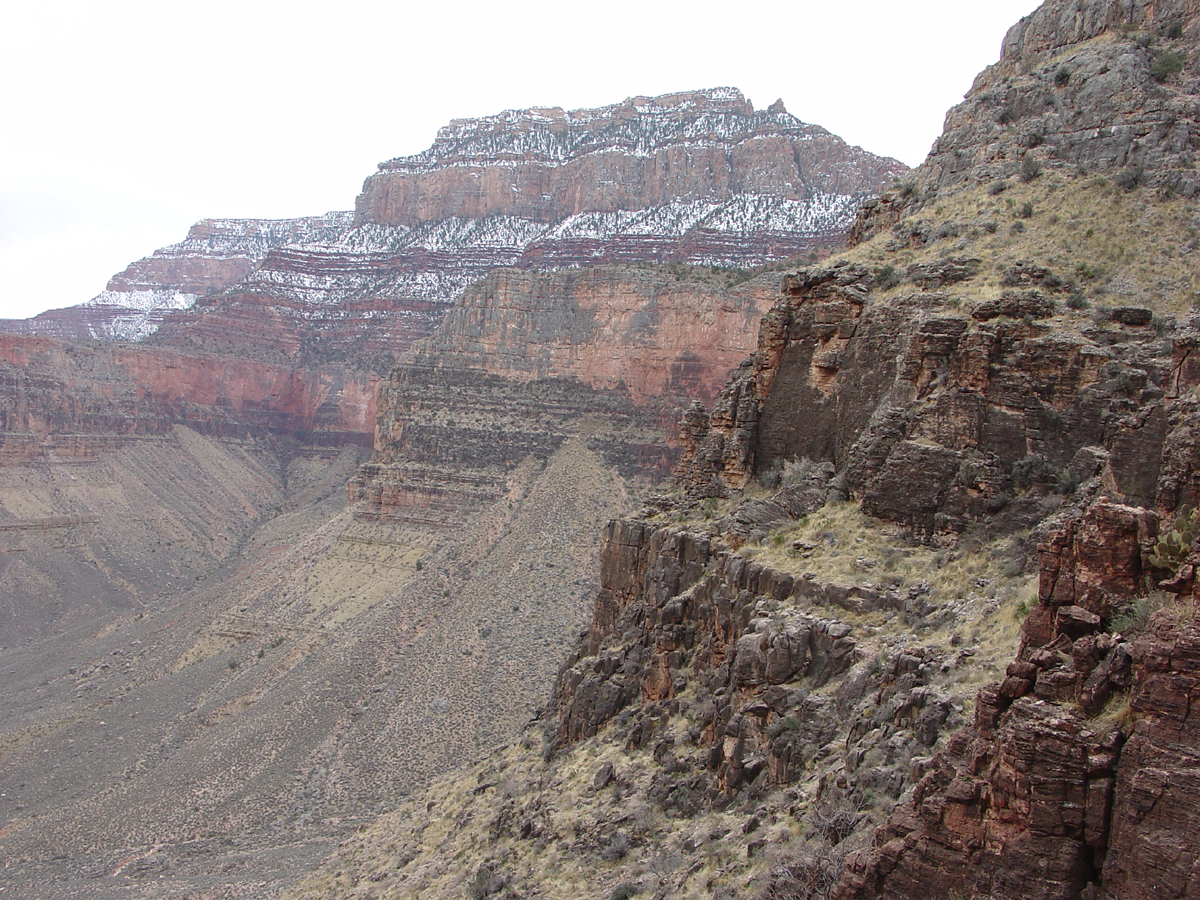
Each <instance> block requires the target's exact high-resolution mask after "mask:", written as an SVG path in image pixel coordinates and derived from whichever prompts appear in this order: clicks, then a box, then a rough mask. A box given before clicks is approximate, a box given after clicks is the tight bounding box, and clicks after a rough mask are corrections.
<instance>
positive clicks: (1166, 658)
mask: <svg viewBox="0 0 1200 900" xmlns="http://www.w3.org/2000/svg"><path fill="white" fill-rule="evenodd" d="M1132 710H1133V716H1134V726H1133V733H1132V735H1131V736H1130V738H1129V740H1128V741H1127V742H1126V743H1125V746H1124V748H1123V749H1122V750H1121V761H1120V766H1119V767H1118V771H1117V780H1116V789H1115V794H1114V796H1113V801H1112V807H1113V815H1112V828H1111V833H1110V834H1109V835H1108V836H1107V842H1108V856H1107V859H1106V861H1105V864H1104V887H1105V891H1106V896H1108V897H1112V898H1114V900H1115V898H1120V900H1151V898H1159V897H1188V898H1191V897H1198V896H1200V844H1198V843H1197V840H1196V836H1197V835H1198V834H1200V623H1197V622H1196V621H1195V619H1194V618H1191V619H1190V620H1189V617H1188V616H1187V615H1186V613H1184V612H1183V611H1182V610H1172V611H1170V612H1168V613H1165V614H1162V615H1160V616H1159V617H1157V618H1156V619H1155V621H1154V623H1153V626H1152V627H1151V629H1150V631H1149V633H1148V634H1147V635H1146V636H1145V637H1144V638H1142V639H1141V640H1139V641H1138V642H1137V644H1135V646H1134V681H1133V691H1132Z"/></svg>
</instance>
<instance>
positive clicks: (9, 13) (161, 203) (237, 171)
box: [0, 0, 1039, 317]
mask: <svg viewBox="0 0 1200 900" xmlns="http://www.w3.org/2000/svg"><path fill="white" fill-rule="evenodd" d="M1038 5H1039V3H1038V2H1037V0H988V2H974V0H908V2H896V0H842V2H840V3H829V2H827V0H785V2H776V0H748V2H740V3H725V4H721V5H716V4H711V3H705V2H695V0H691V2H686V3H684V2H676V0H671V2H654V0H651V2H646V0H641V2H632V0H607V2H603V3H578V2H561V0H560V2H555V3H547V2H541V0H538V2H514V0H510V2H506V3H498V2H494V0H492V2H476V0H460V2H449V3H441V2H438V0H432V2H429V0H427V2H425V3H422V4H419V5H418V4H412V3H409V2H405V0H393V2H390V3H383V2H376V0H338V2H330V0H325V2H322V3H319V4H317V3H312V2H308V0H292V2H287V3H283V2H257V0H237V2H230V0H207V2H204V3H196V4H186V5H184V4H175V3H169V2H163V0H155V2H134V0H109V2H105V3H96V2H94V0H88V2H76V0H65V2H51V3H20V2H14V3H6V4H4V5H3V8H2V9H0V84H3V85H4V87H3V90H2V91H0V123H3V134H4V136H3V139H2V140H0V317H24V316H29V315H33V314H35V313H37V312H39V311H41V310H43V309H50V308H55V307H61V306H70V305H73V304H75V303H79V302H82V301H84V300H87V299H89V298H90V297H92V296H94V295H95V294H97V293H99V291H101V290H102V289H103V288H104V285H105V283H106V282H107V280H108V278H109V277H110V276H111V275H113V274H114V273H116V272H118V271H120V270H121V269H123V268H124V267H125V266H126V265H127V264H128V263H129V262H132V261H133V260H134V259H137V258H139V257H141V256H145V255H148V254H149V253H150V252H152V251H153V250H154V249H155V248H157V247H160V246H162V245H164V244H170V243H174V242H176V241H178V240H181V239H182V238H183V236H184V235H185V234H186V231H187V228H188V226H189V225H191V223H192V222H194V221H196V220H198V219H202V218H207V217H222V216H226V217H256V218H277V217H283V216H299V215H313V214H318V213H322V212H325V211H328V210H333V209H351V208H353V204H354V197H355V195H356V194H357V192H358V190H359V188H360V187H361V185H362V181H363V179H364V178H366V176H368V175H369V174H371V173H372V172H373V171H375V164H376V163H378V162H381V161H383V160H386V159H390V158H392V157H394V156H401V155H406V154H409V153H416V152H418V151H420V150H423V149H425V148H426V147H428V146H429V144H430V143H432V141H433V138H434V136H435V134H436V132H437V129H438V127H439V126H441V125H443V124H445V123H446V122H448V121H449V120H450V119H451V118H462V117H466V116H475V115H486V114H489V113H495V112H499V111H500V110H503V109H512V108H521V107H527V106H561V107H564V108H567V109H576V108H580V107H594V106H603V105H606V104H609V103H615V102H618V101H620V100H623V99H624V98H626V97H629V96H634V95H638V94H642V95H655V94H663V93H669V92H672V91H680V90H691V89H698V88H709V87H717V86H725V85H728V86H732V87H737V88H740V89H741V90H742V92H743V93H744V94H746V96H747V97H748V98H749V99H750V100H751V101H752V102H753V103H754V105H755V106H756V107H757V108H764V107H766V106H768V105H769V104H770V103H772V102H773V101H774V100H775V99H776V98H779V97H782V98H783V101H784V103H785V104H786V106H787V108H788V110H789V111H790V112H792V113H793V114H795V115H797V116H799V117H800V118H801V119H803V120H805V121H807V122H813V123H815V124H818V125H821V126H823V127H825V128H828V129H829V130H830V131H832V132H834V133H835V134H839V135H841V136H842V137H843V138H845V139H846V140H848V141H850V142H851V143H854V144H859V145H861V146H863V147H865V148H866V149H868V150H870V151H872V152H874V153H879V154H881V155H885V156H894V157H896V158H898V159H900V160H901V161H903V162H905V163H907V164H909V165H917V164H918V163H920V162H921V160H922V159H923V158H924V156H925V154H926V153H927V152H928V150H929V148H930V145H931V144H932V143H933V141H934V139H935V138H936V137H937V136H938V134H940V132H941V129H942V121H943V118H944V116H945V113H946V111H947V110H948V109H949V108H950V107H951V106H952V105H954V104H955V103H957V102H959V101H960V100H961V99H962V96H963V94H964V93H965V92H966V91H967V90H968V89H969V88H970V86H971V82H972V80H973V79H974V76H975V74H976V73H977V72H978V71H980V70H981V69H983V68H984V67H985V66H987V65H990V64H991V63H993V62H995V61H996V60H997V59H998V58H999V55H1000V43H1001V40H1002V39H1003V37H1004V33H1005V31H1006V30H1007V29H1008V28H1009V26H1011V25H1012V24H1014V23H1015V22H1016V21H1017V20H1018V19H1019V18H1020V17H1021V16H1023V15H1026V14H1028V13H1030V12H1032V11H1033V9H1035V8H1036V7H1037V6H1038Z"/></svg>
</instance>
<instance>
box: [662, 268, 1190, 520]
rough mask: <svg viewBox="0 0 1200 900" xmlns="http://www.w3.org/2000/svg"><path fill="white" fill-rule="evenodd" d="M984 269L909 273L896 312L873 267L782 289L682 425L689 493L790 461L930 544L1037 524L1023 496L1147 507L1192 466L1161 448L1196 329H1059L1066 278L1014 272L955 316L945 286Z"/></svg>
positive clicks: (826, 271) (804, 279)
mask: <svg viewBox="0 0 1200 900" xmlns="http://www.w3.org/2000/svg"><path fill="white" fill-rule="evenodd" d="M978 267H979V263H978V260H975V259H954V258H951V259H948V260H946V261H943V262H941V263H938V264H935V265H932V266H915V267H913V269H912V270H910V271H909V272H907V273H906V276H905V278H906V280H907V281H908V282H909V283H910V284H911V285H912V287H910V288H907V289H905V290H903V291H902V292H901V293H900V294H899V295H898V296H895V297H894V298H893V299H892V300H891V301H890V302H888V303H886V304H884V303H872V302H871V297H872V292H873V291H877V290H878V287H877V283H876V276H875V275H874V274H873V273H872V272H870V271H869V270H868V269H867V268H866V267H864V266H858V265H854V264H851V263H846V262H841V263H838V264H835V265H834V266H831V267H819V268H813V269H808V270H802V271H801V272H800V273H799V274H797V275H795V276H793V277H790V278H789V279H788V280H787V282H786V284H785V297H784V298H783V299H782V300H780V301H779V302H778V303H777V304H776V306H775V307H774V308H773V309H772V310H771V312H770V313H769V314H768V315H767V316H766V317H765V318H764V320H763V324H762V328H761V331H760V333H759V342H758V349H757V351H756V352H755V354H754V356H753V357H752V359H751V360H750V361H749V362H747V363H746V364H745V365H743V366H742V367H740V368H739V369H738V371H737V373H736V374H735V375H734V377H733V378H732V379H731V381H730V383H729V385H728V386H727V387H726V388H725V390H724V391H723V392H722V394H721V396H720V398H719V399H718V400H717V402H716V404H715V406H714V407H713V411H712V413H711V414H707V413H705V412H704V411H703V410H698V409H697V410H693V411H690V412H689V415H688V417H687V419H686V420H685V423H684V443H685V446H687V447H689V448H690V449H689V453H688V455H687V457H686V458H685V460H684V462H683V464H682V468H681V470H680V471H681V477H682V478H683V479H684V480H685V481H686V482H687V484H688V486H689V489H690V490H691V491H692V492H693V493H694V494H699V495H703V494H705V493H714V492H715V493H718V494H719V493H721V492H722V491H724V490H726V489H728V488H735V489H738V488H741V487H743V486H744V485H745V484H746V483H747V480H748V478H749V477H750V476H751V475H752V474H753V473H754V472H755V471H765V470H767V469H769V468H771V467H772V466H774V465H777V464H780V463H782V462H783V461H784V460H787V459H793V458H809V459H813V460H826V461H829V462H831V463H833V465H834V466H835V467H836V468H837V470H838V472H839V474H840V475H841V476H842V482H843V484H844V488H845V491H846V492H847V493H848V494H849V495H850V496H853V497H855V498H861V500H862V503H863V508H864V510H865V511H867V512H869V513H871V514H872V515H877V516H879V517H880V518H884V519H888V520H891V521H894V522H900V523H903V524H905V525H907V526H910V527H911V528H913V529H914V530H915V531H916V532H917V533H919V534H922V535H925V536H934V535H938V534H953V533H957V532H961V531H962V530H963V529H964V528H966V527H967V526H968V525H969V524H970V523H971V522H973V521H976V520H978V519H979V518H981V517H988V516H990V515H992V514H1001V515H1007V516H1012V517H1014V519H1013V520H1014V522H1016V521H1024V523H1025V525H1029V524H1032V523H1033V522H1034V521H1036V520H1037V519H1038V518H1040V516H1041V515H1042V514H1044V512H1045V510H1041V511H1040V512H1039V510H1038V509H1035V508H1027V504H1028V503H1029V502H1030V498H1029V495H1028V494H1026V496H1025V498H1024V499H1022V498H1020V497H1015V496H1014V495H1017V494H1019V493H1021V492H1027V491H1028V489H1029V488H1030V487H1035V486H1038V485H1039V484H1040V485H1041V486H1042V487H1043V488H1044V487H1047V486H1049V487H1053V486H1055V485H1058V484H1059V482H1060V480H1061V481H1062V482H1063V483H1064V484H1067V483H1069V484H1073V485H1074V484H1079V483H1081V482H1083V481H1086V480H1088V479H1090V478H1092V477H1094V476H1097V475H1099V474H1103V479H1104V483H1105V486H1106V487H1107V488H1109V489H1110V490H1111V492H1112V493H1113V495H1114V496H1117V497H1120V498H1124V499H1125V500H1128V501H1132V502H1138V503H1154V502H1155V501H1156V500H1157V499H1158V498H1157V496H1156V494H1157V491H1158V487H1157V485H1158V476H1159V471H1160V469H1161V468H1162V467H1163V466H1170V465H1173V464H1174V463H1172V462H1171V461H1170V460H1171V457H1172V456H1173V455H1178V453H1183V452H1184V451H1183V450H1182V448H1180V447H1179V446H1178V445H1179V444H1180V440H1179V438H1169V437H1168V433H1169V432H1172V431H1173V430H1174V428H1176V427H1178V428H1183V429H1184V430H1185V431H1186V427H1187V426H1185V425H1183V424H1182V423H1175V424H1174V425H1172V424H1171V423H1172V421H1173V420H1172V418H1171V417H1172V413H1171V411H1172V410H1173V409H1174V408H1175V405H1174V403H1175V401H1174V400H1173V397H1174V396H1176V395H1177V394H1178V393H1179V392H1180V390H1181V385H1180V384H1179V374H1178V373H1179V372H1180V366H1179V363H1178V360H1180V359H1182V358H1185V357H1186V355H1187V350H1188V348H1190V347H1191V346H1192V345H1193V343H1194V340H1195V339H1194V336H1193V334H1192V332H1191V330H1190V329H1182V330H1180V331H1179V332H1177V333H1176V334H1175V335H1173V336H1172V338H1173V339H1168V340H1164V339H1163V337H1162V336H1161V335H1160V334H1159V332H1158V331H1157V330H1155V329H1151V328H1149V327H1147V325H1125V324H1123V323H1122V322H1120V321H1115V320H1110V321H1109V322H1105V323H1102V324H1101V326H1099V327H1097V326H1094V325H1091V324H1088V325H1085V326H1084V327H1076V328H1066V327H1064V324H1065V323H1064V322H1063V321H1062V319H1061V318H1055V317H1054V316H1053V315H1052V311H1053V309H1054V308H1055V300H1054V292H1055V290H1056V289H1055V288H1054V287H1053V286H1052V285H1054V284H1055V283H1057V284H1060V285H1061V284H1065V281H1064V279H1062V278H1060V277H1059V276H1056V275H1055V274H1054V273H1052V272H1050V271H1048V270H1046V269H1044V268H1041V267H1038V266H1035V265H1031V264H1018V265H1015V266H1012V267H1010V268H1009V269H1007V270H1005V271H1004V272H1003V273H1002V274H1001V277H1000V286H999V290H998V291H996V293H997V295H998V296H996V297H995V299H984V300H981V301H977V302H975V303H974V304H973V305H971V306H970V307H969V308H961V307H960V308H957V309H956V308H953V307H948V306H947V304H946V300H947V297H946V294H945V293H944V292H943V291H942V290H940V288H942V287H944V286H947V285H952V284H953V285H960V286H962V285H965V286H967V287H969V282H970V281H971V280H972V279H974V278H975V277H977V276H976V273H977V272H978ZM935 270H936V271H935ZM1048 285H1050V286H1049V287H1048ZM935 288H938V289H935ZM959 289H961V287H960V288H959ZM1138 321H1143V320H1138ZM1144 321H1146V322H1147V324H1148V319H1145V320H1144ZM1171 447H1175V448H1176V451H1178V453H1176V451H1172V450H1171ZM1174 499H1175V500H1182V499H1186V498H1183V497H1177V498H1174Z"/></svg>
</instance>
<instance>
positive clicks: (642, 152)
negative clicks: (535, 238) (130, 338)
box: [356, 88, 904, 231]
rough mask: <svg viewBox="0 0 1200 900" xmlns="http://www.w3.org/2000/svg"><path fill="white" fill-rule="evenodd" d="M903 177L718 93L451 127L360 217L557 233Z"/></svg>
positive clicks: (408, 161) (393, 173)
mask: <svg viewBox="0 0 1200 900" xmlns="http://www.w3.org/2000/svg"><path fill="white" fill-rule="evenodd" d="M903 172H904V167H903V166H901V165H899V164H897V163H896V162H895V161H894V160H881V159H879V158H878V157H874V156H871V155H870V154H868V153H866V152H864V151H863V150H861V149H859V148H855V147H849V146H847V145H846V144H845V143H844V142H843V141H841V140H840V139H838V138H837V137H835V136H833V135H831V134H829V132H827V131H825V130H824V129H822V128H819V127H817V126H813V125H807V124H805V123H803V122H801V121H800V120H798V119H797V118H795V117H794V116H792V115H790V114H789V113H788V112H787V110H785V109H784V108H783V104H782V102H778V103H776V104H775V105H773V106H772V107H771V108H770V109H768V110H765V111H756V110H755V109H754V107H753V106H751V104H750V103H749V102H748V101H747V100H746V99H745V98H744V97H742V95H741V93H740V92H739V91H737V90H734V89H731V88H718V89H715V90H710V91H693V92H686V93H680V94H668V95H665V96H662V97H652V98H651V97H633V98H630V99H628V100H626V101H624V102H623V103H618V104H614V105H613V106H606V107H602V108H600V109H582V110H572V111H570V112H566V111H564V110H562V109H558V108H553V109H530V110H508V111H506V112H503V113H500V114H499V115H496V116H489V117H486V118H482V119H458V120H455V121H453V122H451V123H450V125H448V126H447V127H445V128H443V129H442V130H441V131H440V132H439V133H438V137H437V140H436V141H435V142H434V144H433V146H432V147H430V148H429V149H428V150H426V151H425V152H424V153H420V154H418V155H416V156H411V157H402V158H399V159H394V160H391V161H389V162H386V163H381V164H380V166H379V173H378V174H376V175H373V176H371V177H370V178H368V179H367V181H366V183H365V184H364V186H363V192H362V194H361V195H360V197H359V199H358V201H357V203H356V213H357V216H358V221H359V222H377V223H386V224H396V225H408V226H412V225H416V224H419V223H422V222H428V221H436V220H441V219H445V218H448V217H450V216H463V217H467V218H483V217H485V216H492V215H513V216H519V217H522V218H527V219H533V220H535V221H541V222H557V221H561V220H563V219H566V218H568V217H570V216H574V215H577V214H579V213H584V212H592V213H612V212H618V211H628V210H639V209H647V208H652V207H664V206H668V205H670V204H676V203H679V202H681V201H683V202H686V201H696V200H708V201H714V202H716V203H718V204H719V203H721V202H723V201H728V200H730V199H733V198H735V197H743V198H750V197H760V198H762V199H763V200H764V201H765V200H767V199H768V198H779V199H781V200H791V201H797V202H798V201H812V200H813V199H814V198H817V197H834V196H848V195H855V194H859V193H861V192H867V193H875V192H878V191H879V190H881V189H882V188H884V187H886V186H887V185H889V184H890V183H891V180H892V179H893V178H894V177H896V176H897V175H900V174H902V173H903ZM710 227H712V226H710ZM834 227H836V226H834ZM779 230H781V231H782V230H784V229H779Z"/></svg>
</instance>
